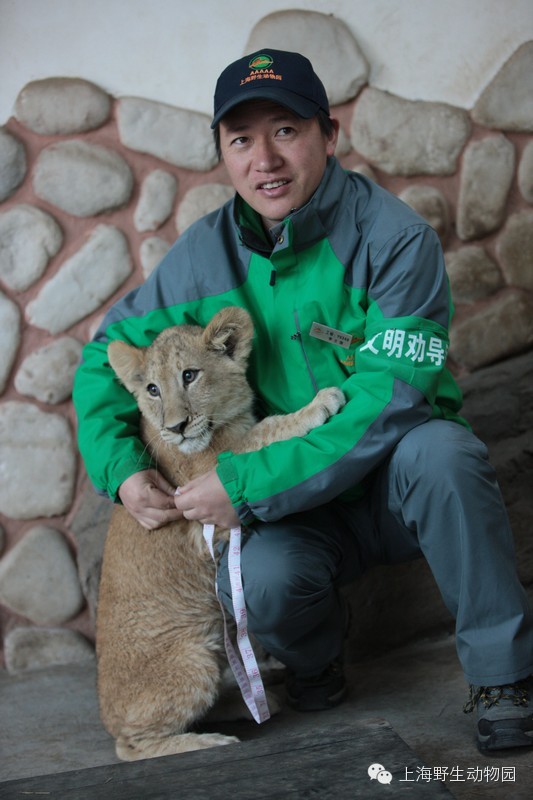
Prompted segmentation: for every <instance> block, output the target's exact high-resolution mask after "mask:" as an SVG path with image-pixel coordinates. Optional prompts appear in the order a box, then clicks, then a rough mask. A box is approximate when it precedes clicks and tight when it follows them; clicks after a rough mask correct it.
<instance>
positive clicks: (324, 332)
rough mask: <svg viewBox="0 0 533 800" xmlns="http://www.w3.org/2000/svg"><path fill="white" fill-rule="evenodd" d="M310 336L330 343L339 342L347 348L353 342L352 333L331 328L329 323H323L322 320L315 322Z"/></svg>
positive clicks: (340, 345) (338, 343)
mask: <svg viewBox="0 0 533 800" xmlns="http://www.w3.org/2000/svg"><path fill="white" fill-rule="evenodd" d="M309 336H313V337H314V338H315V339H321V340H322V341H323V342H329V344H337V345H339V347H344V348H346V350H347V349H348V348H349V347H350V345H351V344H352V340H353V337H352V334H351V333H344V332H343V331H338V330H337V329H336V328H330V327H328V326H327V325H322V324H321V323H320V322H313V324H312V325H311V328H310V330H309Z"/></svg>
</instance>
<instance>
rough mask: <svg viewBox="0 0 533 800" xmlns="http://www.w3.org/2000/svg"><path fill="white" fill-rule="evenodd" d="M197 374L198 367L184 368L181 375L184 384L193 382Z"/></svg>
mask: <svg viewBox="0 0 533 800" xmlns="http://www.w3.org/2000/svg"><path fill="white" fill-rule="evenodd" d="M197 375H198V370H197V369H184V370H183V372H182V373H181V377H182V379H183V385H184V386H188V385H189V383H192V382H193V381H194V380H195V379H196V376H197Z"/></svg>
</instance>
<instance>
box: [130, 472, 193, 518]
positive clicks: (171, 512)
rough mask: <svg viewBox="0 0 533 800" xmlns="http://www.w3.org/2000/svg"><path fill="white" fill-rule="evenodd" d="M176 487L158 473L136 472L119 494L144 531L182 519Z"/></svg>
mask: <svg viewBox="0 0 533 800" xmlns="http://www.w3.org/2000/svg"><path fill="white" fill-rule="evenodd" d="M174 491H175V489H174V487H173V486H171V484H170V483H169V482H168V481H167V480H165V478H164V477H163V476H162V475H161V474H160V473H159V472H157V471H156V470H155V469H146V470H143V471H142V472H136V473H135V474H134V475H130V477H129V478H126V480H125V481H124V482H123V483H121V485H120V488H119V490H118V496H119V497H120V499H121V501H122V504H123V506H124V508H126V509H127V510H128V511H129V512H130V514H131V515H132V516H133V517H135V519H136V520H137V522H139V523H140V524H141V525H142V526H143V528H148V529H153V528H160V527H161V526H162V525H166V523H167V522H173V521H174V520H177V519H181V518H182V516H183V515H182V513H181V511H178V510H177V508H176V506H175V505H174Z"/></svg>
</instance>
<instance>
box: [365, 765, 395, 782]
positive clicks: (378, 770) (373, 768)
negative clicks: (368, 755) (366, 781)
mask: <svg viewBox="0 0 533 800" xmlns="http://www.w3.org/2000/svg"><path fill="white" fill-rule="evenodd" d="M368 776H369V778H370V780H371V781H376V780H377V781H378V783H390V782H391V781H392V775H391V774H390V772H389V771H388V769H385V767H384V766H383V764H371V765H370V766H369V768H368Z"/></svg>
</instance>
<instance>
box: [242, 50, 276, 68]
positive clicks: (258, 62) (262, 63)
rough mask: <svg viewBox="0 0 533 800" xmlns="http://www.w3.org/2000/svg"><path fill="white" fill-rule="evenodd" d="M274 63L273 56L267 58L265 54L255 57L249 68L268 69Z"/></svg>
mask: <svg viewBox="0 0 533 800" xmlns="http://www.w3.org/2000/svg"><path fill="white" fill-rule="evenodd" d="M273 62H274V59H273V58H272V56H267V55H265V54H264V53H261V55H258V56H254V57H253V58H252V59H250V63H249V64H248V66H249V67H250V69H268V67H270V66H271V64H272V63H273Z"/></svg>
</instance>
